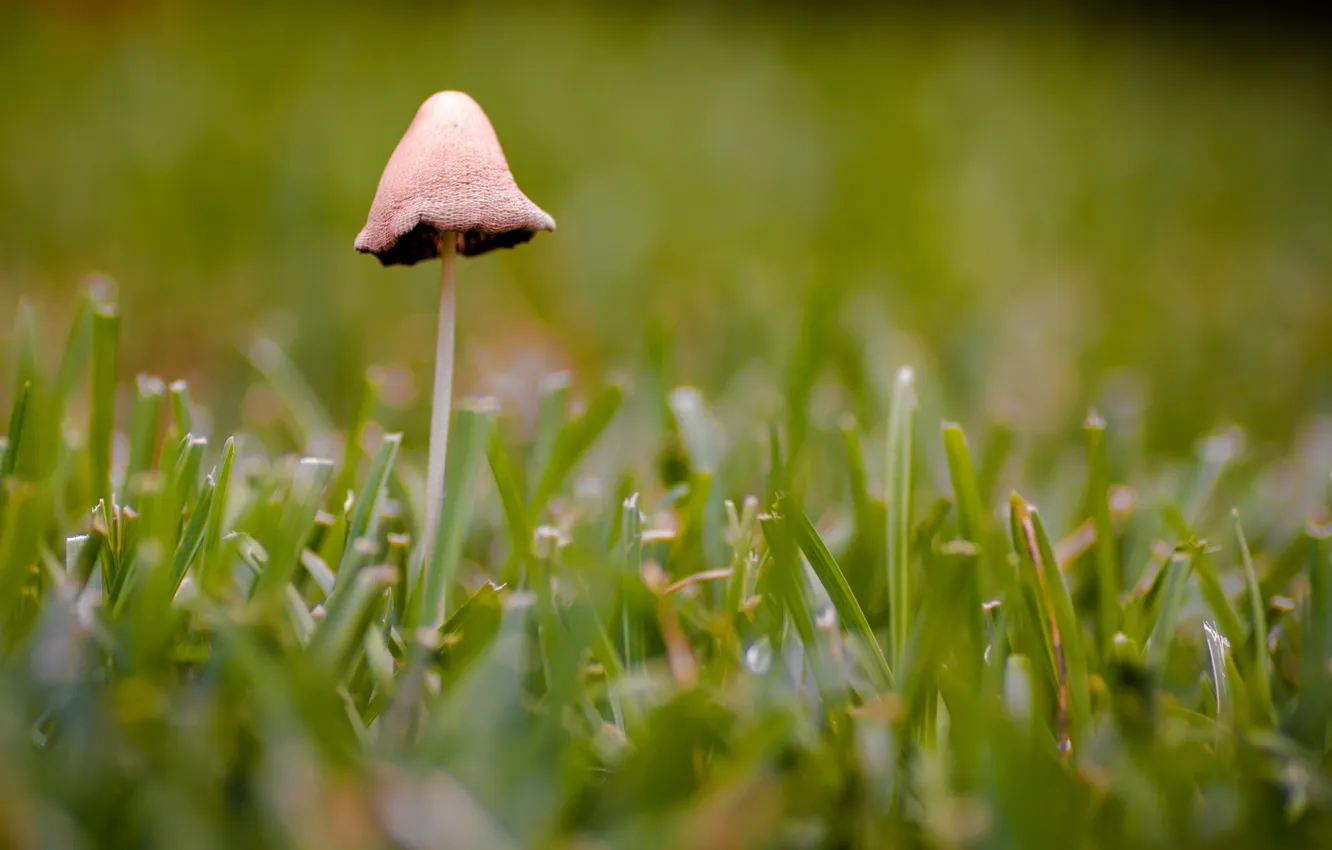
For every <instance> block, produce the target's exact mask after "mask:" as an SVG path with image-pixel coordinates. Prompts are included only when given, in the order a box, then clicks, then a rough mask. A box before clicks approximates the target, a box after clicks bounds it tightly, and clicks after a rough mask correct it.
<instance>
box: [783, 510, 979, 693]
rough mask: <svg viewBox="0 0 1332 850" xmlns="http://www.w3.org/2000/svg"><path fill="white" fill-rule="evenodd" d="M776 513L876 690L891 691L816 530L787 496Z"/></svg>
mask: <svg viewBox="0 0 1332 850" xmlns="http://www.w3.org/2000/svg"><path fill="white" fill-rule="evenodd" d="M777 511H778V514H779V516H780V518H781V520H782V521H783V522H784V523H785V525H786V528H787V532H788V533H789V534H790V535H791V538H792V539H793V540H794V541H795V543H796V545H797V546H798V547H800V551H802V552H804V553H805V558H806V559H807V560H808V561H809V565H810V566H811V567H812V568H813V569H814V574H815V575H816V576H818V578H819V582H820V583H822V584H823V589H824V591H826V592H827V594H828V598H829V600H830V601H831V602H832V605H833V608H835V609H836V610H837V616H838V618H839V619H840V620H841V622H842V623H843V625H845V627H846V629H847V631H848V632H850V633H851V634H852V635H853V636H854V637H855V638H856V639H857V640H858V641H859V643H860V644H861V646H862V649H863V651H864V652H865V654H866V656H867V657H866V662H867V663H866V665H865V666H866V668H867V669H868V671H869V673H870V675H871V676H872V677H873V678H874V680H875V682H876V685H877V687H878V688H879V689H880V690H884V691H886V690H890V689H892V688H894V687H895V686H896V684H895V682H894V680H893V672H892V670H891V669H890V668H889V666H888V659H887V658H885V657H884V654H883V648H882V647H880V646H879V641H878V639H877V638H875V636H874V631H873V630H872V629H871V628H870V625H869V621H868V620H866V619H865V612H864V611H863V610H861V607H860V603H859V602H857V601H856V597H855V596H854V595H853V594H852V593H851V586H850V585H849V584H847V581H846V576H844V575H843V574H842V569H841V567H839V566H838V565H837V561H836V560H834V559H833V556H832V554H831V553H830V552H829V551H828V547H827V546H825V545H824V543H823V540H822V538H820V537H819V533H818V531H816V530H815V528H814V526H813V525H812V524H811V523H810V521H809V519H808V518H807V517H806V516H805V514H804V512H803V511H801V510H800V507H799V506H798V505H797V504H796V503H795V500H794V499H792V498H791V497H790V496H789V495H783V496H781V497H779V498H778V501H777ZM978 610H979V609H978Z"/></svg>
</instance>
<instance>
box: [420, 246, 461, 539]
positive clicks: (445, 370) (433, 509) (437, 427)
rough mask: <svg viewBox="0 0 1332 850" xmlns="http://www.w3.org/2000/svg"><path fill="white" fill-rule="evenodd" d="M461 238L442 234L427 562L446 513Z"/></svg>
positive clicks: (428, 481) (428, 480)
mask: <svg viewBox="0 0 1332 850" xmlns="http://www.w3.org/2000/svg"><path fill="white" fill-rule="evenodd" d="M457 258H458V239H457V234H455V233H441V234H440V238H439V266H440V270H439V330H438V334H437V336H436V338H435V394H434V398H433V400H432V401H431V410H430V460H429V462H428V463H427V465H426V528H425V533H426V536H425V555H426V558H425V563H426V564H429V563H430V559H431V557H432V556H433V555H434V550H435V544H436V540H435V537H436V535H437V534H438V533H439V523H440V518H441V517H442V516H443V514H444V460H445V455H446V454H447V453H448V448H449V414H450V412H451V410H452V408H453V327H454V279H453V270H454V266H456V265H457Z"/></svg>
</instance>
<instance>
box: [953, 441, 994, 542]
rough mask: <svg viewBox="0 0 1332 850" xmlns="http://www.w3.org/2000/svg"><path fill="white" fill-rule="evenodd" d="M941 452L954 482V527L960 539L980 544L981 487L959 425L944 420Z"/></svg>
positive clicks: (983, 524)
mask: <svg viewBox="0 0 1332 850" xmlns="http://www.w3.org/2000/svg"><path fill="white" fill-rule="evenodd" d="M943 441H944V455H945V457H946V458H947V460H948V477H949V480H950V481H951V482H952V485H953V501H954V503H955V504H956V505H957V527H958V532H959V533H960V534H961V537H962V539H963V540H968V541H970V542H972V543H975V544H976V545H977V546H980V545H982V544H983V543H984V540H983V539H982V534H983V532H984V528H985V519H984V516H985V508H984V507H983V506H982V503H981V491H980V487H979V486H978V485H977V483H976V470H975V467H974V466H973V464H972V462H971V450H970V449H968V448H967V438H966V435H965V434H963V433H962V428H961V426H959V425H956V424H954V423H952V422H945V423H944V424H943Z"/></svg>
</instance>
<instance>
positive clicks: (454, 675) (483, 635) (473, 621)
mask: <svg viewBox="0 0 1332 850" xmlns="http://www.w3.org/2000/svg"><path fill="white" fill-rule="evenodd" d="M503 599H504V597H503V593H502V591H501V589H500V588H498V587H496V586H495V585H493V584H491V583H489V582H487V583H485V584H483V585H481V587H480V589H478V590H477V591H476V592H475V593H473V594H472V595H471V596H469V597H468V598H467V599H466V600H465V601H464V602H463V603H462V604H461V605H459V606H458V609H457V610H456V611H454V612H453V613H452V614H450V615H449V618H448V619H447V620H445V621H444V625H443V626H441V627H440V629H439V636H440V641H439V646H438V648H437V649H436V650H435V651H434V655H433V661H434V663H435V665H436V666H437V667H438V669H439V674H440V689H441V691H443V692H445V693H447V692H448V690H449V688H450V686H451V685H452V684H453V683H454V682H456V681H457V680H458V678H459V677H460V676H461V675H462V674H463V673H464V672H466V671H467V669H468V668H469V667H470V666H471V665H472V662H474V661H476V659H478V658H480V657H481V654H482V652H484V651H485V649H486V647H488V646H489V645H490V643H491V641H493V640H494V639H495V635H497V634H499V630H500V622H501V620H503V617H504V607H503Z"/></svg>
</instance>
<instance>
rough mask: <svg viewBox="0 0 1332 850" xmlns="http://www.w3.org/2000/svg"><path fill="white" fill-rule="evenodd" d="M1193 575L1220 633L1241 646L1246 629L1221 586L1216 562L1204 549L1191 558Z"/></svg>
mask: <svg viewBox="0 0 1332 850" xmlns="http://www.w3.org/2000/svg"><path fill="white" fill-rule="evenodd" d="M1193 575H1194V577H1195V578H1196V579H1197V581H1198V592H1199V593H1201V594H1202V597H1203V599H1204V600H1205V601H1206V602H1207V607H1208V608H1210V609H1211V611H1212V616H1214V617H1215V618H1216V623H1217V628H1219V629H1220V630H1221V634H1223V635H1225V636H1226V639H1227V640H1229V641H1231V642H1232V643H1233V644H1234V645H1235V646H1242V645H1243V643H1244V636H1245V634H1246V629H1245V628H1244V626H1243V625H1242V621H1241V619H1240V615H1239V612H1238V611H1236V610H1235V606H1234V605H1232V604H1231V602H1230V599H1229V597H1227V596H1226V592H1225V588H1224V587H1222V586H1221V576H1220V574H1219V573H1218V572H1217V570H1216V563H1215V562H1214V561H1213V560H1212V556H1211V555H1210V554H1208V552H1207V551H1206V550H1199V551H1198V552H1197V553H1195V554H1194V558H1193Z"/></svg>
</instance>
